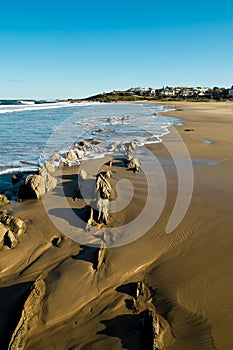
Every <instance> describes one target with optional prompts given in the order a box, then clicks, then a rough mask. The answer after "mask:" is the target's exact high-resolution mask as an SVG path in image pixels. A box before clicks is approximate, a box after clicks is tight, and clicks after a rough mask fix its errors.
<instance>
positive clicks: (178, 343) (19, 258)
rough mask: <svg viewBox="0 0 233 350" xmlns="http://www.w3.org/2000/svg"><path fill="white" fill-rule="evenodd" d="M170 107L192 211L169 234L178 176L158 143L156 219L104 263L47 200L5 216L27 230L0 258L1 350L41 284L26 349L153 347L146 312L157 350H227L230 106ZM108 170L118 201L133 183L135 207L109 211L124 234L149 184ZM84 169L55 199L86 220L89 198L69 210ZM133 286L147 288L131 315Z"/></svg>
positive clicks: (116, 167) (73, 171) (61, 185)
mask: <svg viewBox="0 0 233 350" xmlns="http://www.w3.org/2000/svg"><path fill="white" fill-rule="evenodd" d="M165 104H166V103H165V102H161V105H165ZM167 104H168V105H172V106H175V107H176V110H174V111H172V112H167V113H165V114H167V115H169V116H174V117H178V118H181V119H182V120H183V125H182V126H177V127H176V130H177V131H178V134H179V135H180V136H181V137H182V139H183V143H184V144H185V145H186V147H187V149H188V151H189V154H190V157H191V159H192V164H193V176H194V181H193V191H192V198H191V202H190V206H189V208H188V210H187V213H186V215H185V216H184V218H183V220H182V221H181V222H180V224H179V225H178V226H177V227H176V228H175V229H174V230H173V231H172V232H171V233H166V232H165V229H166V225H167V222H168V220H169V217H170V215H171V212H172V209H173V207H174V205H175V202H176V198H177V191H178V190H177V188H178V176H177V169H176V166H175V164H174V159H173V157H172V155H171V154H169V152H168V149H167V148H166V147H165V145H164V144H163V143H157V144H151V145H149V146H148V150H150V151H151V152H152V153H153V155H154V157H155V158H156V159H158V160H159V162H160V164H161V169H162V170H163V173H164V176H165V179H166V191H167V193H166V198H165V204H164V206H163V208H162V213H161V215H159V217H158V219H157V220H156V221H155V223H154V224H153V225H152V226H151V227H149V230H147V231H146V232H145V233H144V234H142V235H141V236H140V237H139V238H138V239H136V240H134V241H132V242H130V243H129V244H126V245H123V246H118V247H114V248H107V249H105V250H104V256H103V257H101V259H102V261H101V264H100V266H99V265H98V257H100V255H99V256H98V249H96V248H95V247H90V246H86V245H83V244H81V245H80V244H79V243H78V242H75V241H73V240H71V239H70V238H69V237H67V236H66V235H64V232H63V230H59V228H58V227H57V226H55V225H54V223H53V222H52V221H51V220H50V218H49V216H48V213H47V211H46V210H45V208H44V205H43V201H42V200H38V201H36V200H27V201H23V202H20V203H10V204H9V205H7V206H4V207H2V208H1V209H7V210H8V211H9V213H10V214H11V215H14V216H16V217H18V218H21V219H22V220H24V221H25V223H26V225H27V231H26V233H25V235H24V237H23V238H22V240H21V242H20V244H19V245H18V246H17V247H16V248H14V249H7V248H4V249H3V250H2V251H1V252H0V314H1V317H0V344H1V346H0V348H1V349H2V350H4V349H8V346H9V343H10V340H11V339H12V334H13V332H14V331H15V328H16V327H17V325H18V323H19V320H20V317H21V315H22V311H23V309H24V308H25V301H26V300H27V298H28V296H29V295H30V291H31V288H32V286H33V283H34V282H35V281H36V280H38V279H39V281H43V282H42V283H43V286H42V287H40V288H41V289H40V291H41V290H42V291H41V294H40V295H41V299H39V301H38V303H37V306H36V312H35V314H34V315H33V317H32V318H31V319H30V323H29V329H28V333H27V339H26V345H25V347H24V349H26V350H42V349H48V350H50V349H51V350H54V349H55V350H71V349H72V350H81V349H82V350H92V349H93V350H100V349H101V350H102V349H112V350H120V349H128V350H141V349H143V350H147V349H152V347H151V345H148V344H147V340H145V338H146V335H142V331H141V330H142V317H143V316H142V315H143V312H145V310H150V311H152V312H153V313H154V315H156V318H157V323H158V325H159V332H158V333H159V334H158V337H157V346H158V348H159V349H164V350H187V349H189V350H197V349H203V350H207V349H218V350H231V349H232V344H233V334H232V330H231V326H232V324H233V300H232V288H233V278H232V271H231V270H232V265H233V254H232V253H233V248H232V247H233V244H232V243H233V238H232V235H231V233H232V227H233V216H232V195H233V177H232V170H233V153H232V150H233V147H232V146H233V141H232V134H233V123H232V121H233V103H232V102H213V103H212V102H209V103H200V102H199V103H195V102H194V103H188V102H177V103H174V102H167ZM164 141H166V142H165V143H168V144H169V142H174V136H173V134H172V133H171V134H167V135H166V136H164ZM142 157H143V155H142ZM89 162H92V161H89ZM103 169H104V170H111V171H112V178H111V180H110V181H111V184H112V186H113V188H114V194H113V199H116V198H117V190H116V185H117V183H118V181H119V180H121V179H127V180H129V181H130V182H131V183H132V185H133V188H134V194H133V199H132V201H131V203H130V204H129V205H127V206H126V207H125V208H124V209H122V210H120V211H118V212H116V213H113V214H111V216H110V223H109V225H108V226H109V227H110V228H111V227H124V225H126V224H127V223H130V222H132V221H133V220H134V219H135V218H137V217H138V216H139V215H140V213H141V211H142V210H143V208H144V206H145V204H146V201H147V197H148V190H147V181H146V177H145V175H144V174H143V172H140V173H138V174H134V173H133V172H131V171H127V170H126V168H125V167H123V166H122V165H121V164H120V162H119V161H117V160H115V161H114V162H113V166H109V165H105V166H104V168H103ZM78 171H79V169H78V167H72V168H69V167H65V168H64V169H63V171H62V176H61V175H60V174H59V178H58V186H57V188H56V189H55V191H54V192H53V193H52V194H51V196H53V198H54V196H57V198H58V199H59V196H62V190H63V191H64V193H65V195H66V199H67V203H68V204H67V205H68V207H69V209H70V210H72V212H73V213H74V214H75V215H78V216H80V217H82V218H84V219H86V211H85V207H86V204H85V201H84V200H83V199H82V198H78V199H76V200H75V201H73V196H74V191H75V186H76V183H77V174H78ZM158 178H159V174H158ZM154 186H155V187H156V181H155V184H154ZM156 191H157V192H156V193H157V198H156V203H159V202H161V201H162V200H163V199H164V193H162V191H160V190H159V188H157V187H156ZM47 196H50V194H48V195H47ZM57 205H58V208H57V211H56V212H55V214H54V216H57V217H58V216H60V217H59V218H58V219H59V220H66V215H65V213H66V211H65V210H64V208H59V201H58V202H57ZM59 209H60V211H59ZM52 214H53V212H52ZM147 219H148V220H149V217H148V218H147V217H146V219H145V222H142V223H141V225H142V227H143V226H146V221H147ZM61 222H62V221H61ZM119 230H120V229H119ZM57 242H59V244H57ZM138 281H143V282H144V285H145V291H144V295H143V297H142V298H141V299H140V300H139V303H138V305H137V310H134V309H133V308H132V307H131V306H130V305H131V302H132V300H133V298H134V293H135V286H136V285H137V282H138ZM38 288H39V287H38ZM11 349H12V350H13V347H12V348H11Z"/></svg>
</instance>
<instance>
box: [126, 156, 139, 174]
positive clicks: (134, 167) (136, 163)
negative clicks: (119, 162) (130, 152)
mask: <svg viewBox="0 0 233 350" xmlns="http://www.w3.org/2000/svg"><path fill="white" fill-rule="evenodd" d="M127 167H128V169H132V170H133V172H134V173H139V171H140V168H141V162H140V160H139V159H138V158H132V159H131V160H130V161H129V162H128V164H127Z"/></svg>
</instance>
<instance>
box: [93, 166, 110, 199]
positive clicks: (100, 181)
mask: <svg viewBox="0 0 233 350" xmlns="http://www.w3.org/2000/svg"><path fill="white" fill-rule="evenodd" d="M111 174H112V173H111V171H105V172H102V173H99V174H97V176H96V187H95V190H96V192H98V193H99V195H100V197H101V198H103V199H106V198H108V199H109V198H110V195H111V191H112V187H111V185H110V183H109V179H110V177H111Z"/></svg>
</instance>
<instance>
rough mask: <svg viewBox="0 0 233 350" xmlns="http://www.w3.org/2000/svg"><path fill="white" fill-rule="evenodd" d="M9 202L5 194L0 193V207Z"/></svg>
mask: <svg viewBox="0 0 233 350" xmlns="http://www.w3.org/2000/svg"><path fill="white" fill-rule="evenodd" d="M8 203H9V200H8V198H7V196H5V195H4V194H0V207H1V206H3V205H6V204H8Z"/></svg>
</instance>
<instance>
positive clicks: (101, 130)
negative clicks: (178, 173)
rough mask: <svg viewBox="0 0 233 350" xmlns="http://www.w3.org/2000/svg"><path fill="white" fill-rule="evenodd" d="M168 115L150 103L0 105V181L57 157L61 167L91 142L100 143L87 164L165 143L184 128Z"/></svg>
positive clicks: (163, 108) (88, 155) (88, 156)
mask: <svg viewBox="0 0 233 350" xmlns="http://www.w3.org/2000/svg"><path fill="white" fill-rule="evenodd" d="M170 109H172V107H171V108H170ZM167 110H169V108H168V107H163V106H159V105H156V104H145V103H94V102H93V103H74V104H70V103H42V104H39V105H35V104H30V103H28V104H17V103H15V104H14V105H9V104H8V105H3V104H0V140H1V142H0V175H2V174H9V173H13V172H20V171H31V170H35V169H36V168H37V166H40V165H42V164H43V163H44V161H45V160H47V159H50V158H51V157H52V156H53V155H54V154H57V155H58V156H57V161H58V162H59V161H60V160H62V159H63V157H64V156H65V154H66V152H67V151H68V150H70V149H72V146H73V144H74V143H78V142H80V141H82V140H86V139H93V138H97V139H98V140H99V141H100V143H99V144H98V145H97V146H96V147H94V148H93V149H92V150H91V151H90V152H89V153H88V154H86V155H85V158H93V157H102V156H103V155H105V154H108V153H111V152H112V151H113V148H114V147H115V146H114V145H116V144H123V143H125V142H129V141H136V142H137V144H138V145H143V144H145V143H152V142H161V141H162V137H163V135H165V134H166V133H168V132H169V126H171V125H172V124H180V120H179V119H177V118H171V117H165V116H161V115H160V114H159V113H160V112H164V111H167ZM118 150H120V147H118Z"/></svg>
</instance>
